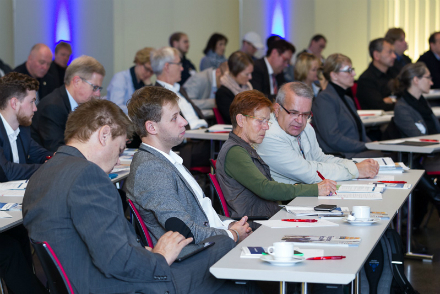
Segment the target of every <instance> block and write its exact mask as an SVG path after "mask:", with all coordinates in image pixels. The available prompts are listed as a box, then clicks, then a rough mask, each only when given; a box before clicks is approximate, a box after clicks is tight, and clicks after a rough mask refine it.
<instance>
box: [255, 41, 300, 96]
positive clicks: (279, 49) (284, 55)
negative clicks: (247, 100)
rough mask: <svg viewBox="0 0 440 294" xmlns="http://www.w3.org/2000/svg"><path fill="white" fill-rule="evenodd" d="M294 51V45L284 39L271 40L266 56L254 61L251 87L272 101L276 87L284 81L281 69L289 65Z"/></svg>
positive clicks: (276, 90) (276, 91)
mask: <svg viewBox="0 0 440 294" xmlns="http://www.w3.org/2000/svg"><path fill="white" fill-rule="evenodd" d="M294 53H295V47H294V46H293V45H292V44H291V43H289V42H287V41H286V40H278V41H274V42H272V43H271V44H270V46H269V48H268V49H267V53H266V57H263V58H261V59H258V60H255V61H254V71H253V72H252V80H251V81H250V82H251V84H252V87H253V88H254V89H255V90H258V91H260V92H263V94H264V95H266V96H267V97H268V98H269V99H270V100H272V101H274V100H275V96H276V94H277V93H278V89H279V88H280V87H281V86H282V85H283V84H284V83H285V79H284V75H283V69H285V68H286V67H288V66H289V64H290V59H291V58H292V55H293V54H294Z"/></svg>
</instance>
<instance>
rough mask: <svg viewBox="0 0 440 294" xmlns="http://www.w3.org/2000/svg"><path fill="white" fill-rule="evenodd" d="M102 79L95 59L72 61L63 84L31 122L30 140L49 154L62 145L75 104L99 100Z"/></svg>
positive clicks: (101, 72) (101, 69)
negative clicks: (94, 99)
mask: <svg viewBox="0 0 440 294" xmlns="http://www.w3.org/2000/svg"><path fill="white" fill-rule="evenodd" d="M104 76H105V69H104V67H103V66H102V65H101V63H99V62H98V61H97V60H96V59H95V58H93V57H90V56H85V55H83V56H81V57H78V58H76V59H75V60H73V61H72V63H71V64H70V65H69V66H68V67H67V70H66V75H65V81H66V84H65V85H63V86H61V87H59V88H57V89H55V90H54V91H53V92H52V93H51V94H50V95H48V96H47V97H46V98H44V100H43V101H42V102H41V103H40V104H39V105H38V108H39V110H38V111H37V113H36V114H35V116H34V118H33V119H32V126H31V130H32V138H33V139H34V140H35V141H37V142H38V143H40V145H41V146H43V147H44V148H46V149H48V150H50V151H56V150H57V149H58V147H60V146H61V145H64V130H65V128H66V122H67V116H68V115H69V113H70V112H72V111H74V110H75V108H76V107H77V106H78V105H79V104H82V103H85V102H87V101H89V100H90V99H91V98H92V97H94V96H100V93H101V90H102V87H101V85H102V80H103V79H104Z"/></svg>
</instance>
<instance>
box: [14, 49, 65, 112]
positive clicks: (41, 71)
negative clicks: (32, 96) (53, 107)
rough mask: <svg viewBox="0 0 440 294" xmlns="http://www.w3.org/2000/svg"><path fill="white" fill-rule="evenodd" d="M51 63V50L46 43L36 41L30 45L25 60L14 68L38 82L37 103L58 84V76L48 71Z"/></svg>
mask: <svg viewBox="0 0 440 294" xmlns="http://www.w3.org/2000/svg"><path fill="white" fill-rule="evenodd" d="M51 63H52V51H51V50H50V48H49V47H47V46H46V45H44V44H41V43H38V44H35V45H34V46H33V47H32V49H31V52H30V53H29V56H28V59H27V61H26V62H24V63H22V64H20V65H19V66H17V67H16V68H14V71H15V72H19V73H22V74H25V75H28V76H30V77H33V78H35V79H37V81H38V82H39V83H40V88H39V89H38V96H37V104H38V102H39V101H40V100H42V99H43V98H44V97H46V96H47V95H48V94H50V93H52V91H53V90H55V89H56V88H57V87H59V86H60V84H59V83H58V78H57V77H54V76H53V75H52V74H51V73H49V72H48V71H49V68H50V65H51Z"/></svg>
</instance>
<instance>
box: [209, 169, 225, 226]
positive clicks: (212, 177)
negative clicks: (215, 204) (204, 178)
mask: <svg viewBox="0 0 440 294" xmlns="http://www.w3.org/2000/svg"><path fill="white" fill-rule="evenodd" d="M208 176H209V180H210V181H211V185H213V186H214V190H215V195H217V197H218V199H219V200H220V204H221V207H222V210H223V214H224V216H227V217H230V214H229V210H228V205H227V203H226V200H225V196H224V195H223V192H222V189H221V188H220V184H219V183H218V181H217V177H216V175H213V174H208Z"/></svg>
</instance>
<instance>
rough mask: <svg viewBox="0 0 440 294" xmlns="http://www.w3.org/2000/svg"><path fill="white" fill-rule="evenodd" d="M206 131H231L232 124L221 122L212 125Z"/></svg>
mask: <svg viewBox="0 0 440 294" xmlns="http://www.w3.org/2000/svg"><path fill="white" fill-rule="evenodd" d="M208 131H209V132H211V133H213V132H230V131H232V125H222V124H218V125H213V126H212V127H209V128H208Z"/></svg>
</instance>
